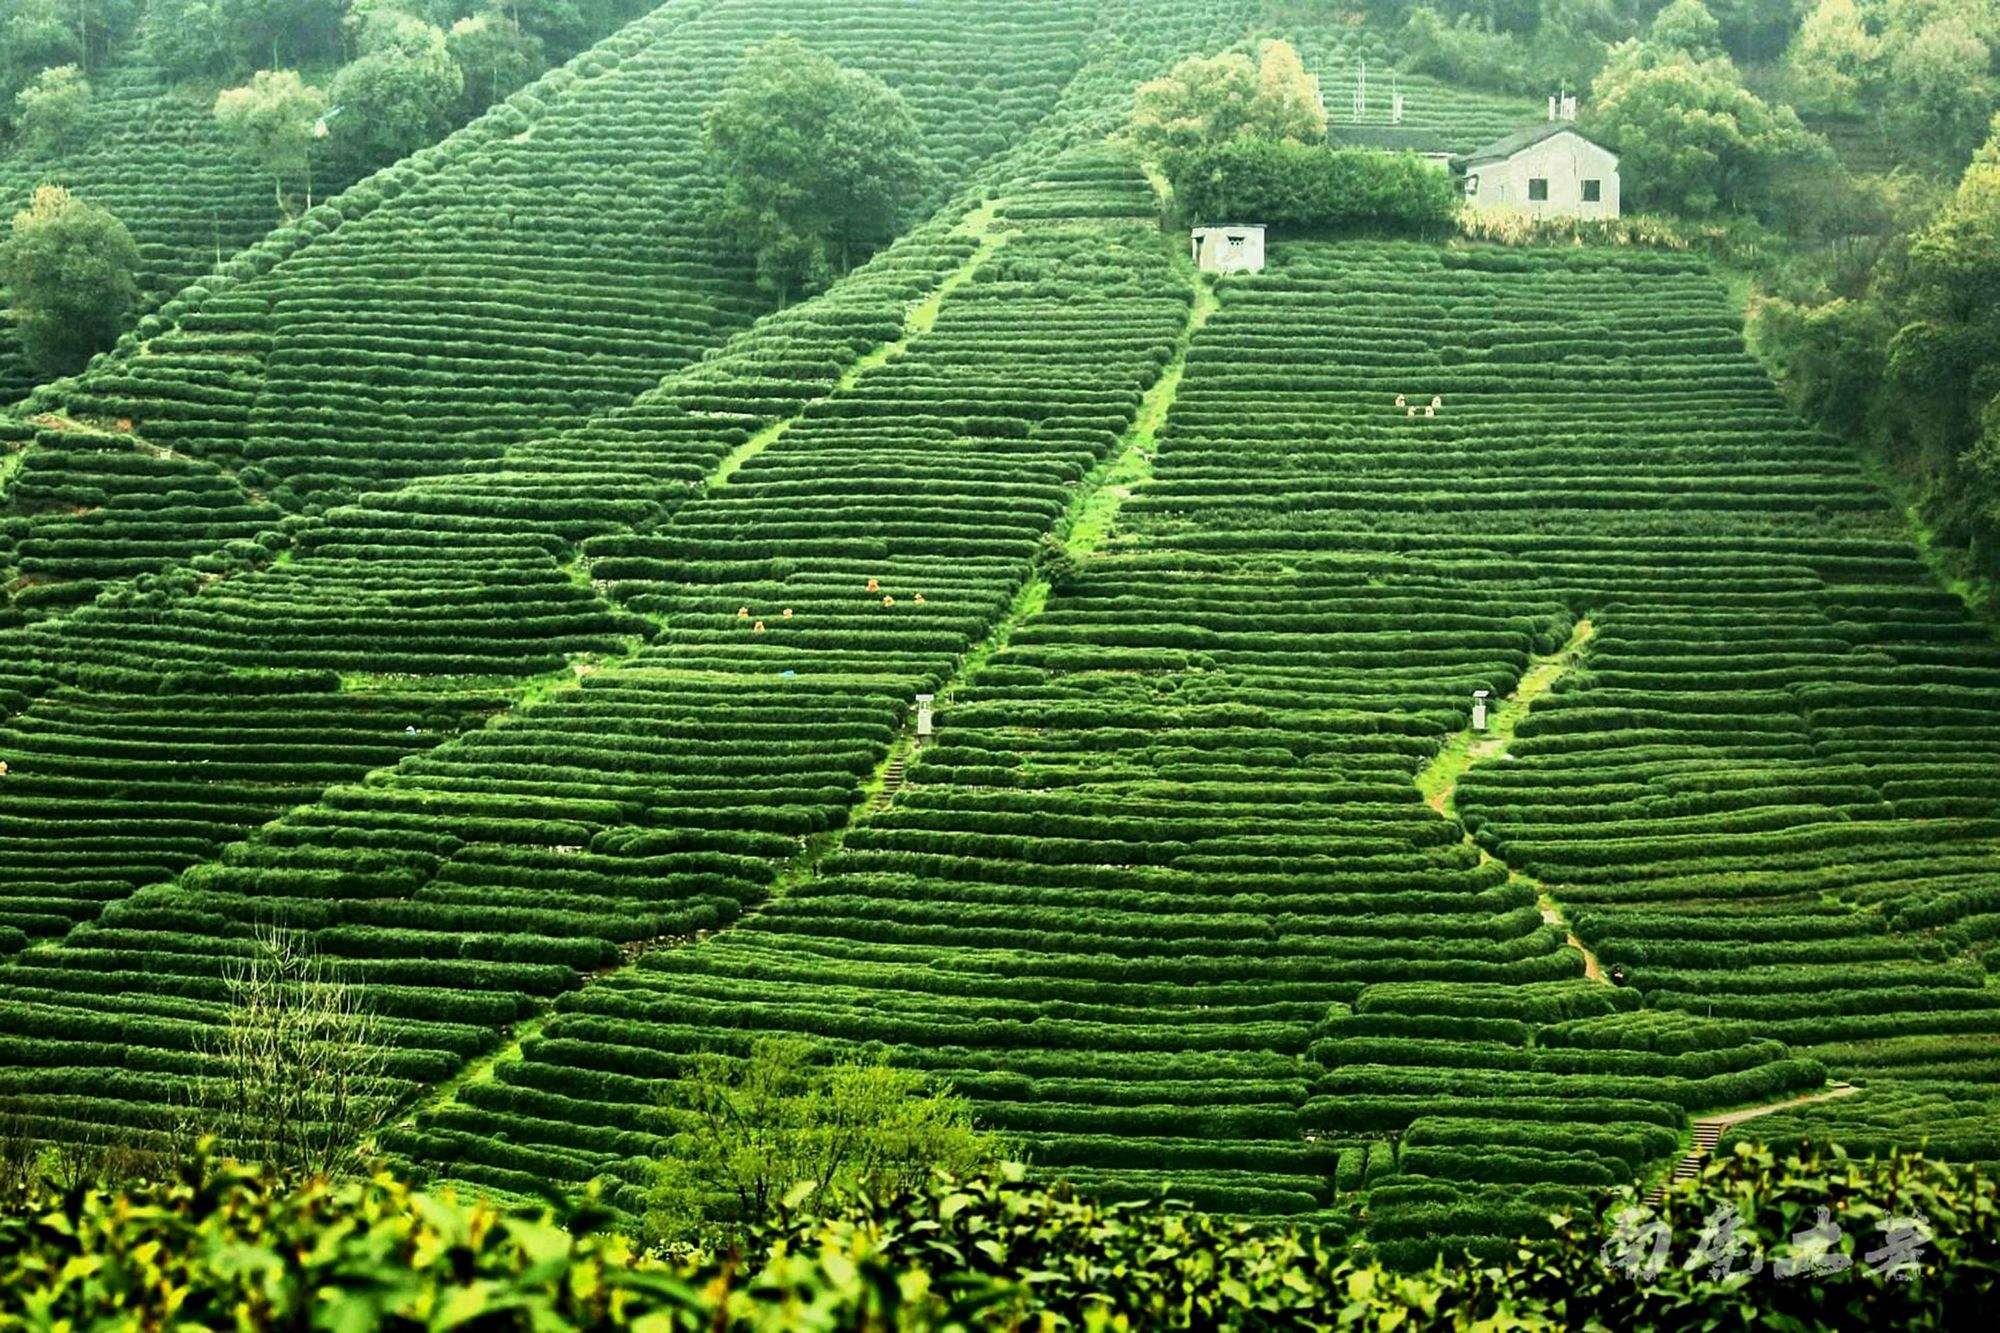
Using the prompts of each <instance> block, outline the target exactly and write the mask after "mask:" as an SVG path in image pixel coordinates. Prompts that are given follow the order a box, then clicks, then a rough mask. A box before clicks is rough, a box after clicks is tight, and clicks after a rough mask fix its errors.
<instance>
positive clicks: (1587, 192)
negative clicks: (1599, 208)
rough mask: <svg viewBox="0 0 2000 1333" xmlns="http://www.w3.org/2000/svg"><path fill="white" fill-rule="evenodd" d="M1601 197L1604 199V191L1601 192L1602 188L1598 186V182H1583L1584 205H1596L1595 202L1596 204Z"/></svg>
mask: <svg viewBox="0 0 2000 1333" xmlns="http://www.w3.org/2000/svg"><path fill="white" fill-rule="evenodd" d="M1603 197H1604V191H1603V189H1602V187H1601V184H1600V182H1598V181H1585V182H1584V183H1583V202H1584V203H1586V204H1594V203H1596V202H1597V201H1598V200H1600V199H1602V198H1603Z"/></svg>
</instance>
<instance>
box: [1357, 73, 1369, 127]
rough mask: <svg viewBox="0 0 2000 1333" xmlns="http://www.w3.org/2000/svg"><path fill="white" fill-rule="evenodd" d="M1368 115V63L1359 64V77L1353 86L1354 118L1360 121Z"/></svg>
mask: <svg viewBox="0 0 2000 1333" xmlns="http://www.w3.org/2000/svg"><path fill="white" fill-rule="evenodd" d="M1367 114H1368V62H1367V61H1365V60H1364V61H1362V62H1361V77H1360V79H1359V80H1357V81H1356V82H1355V85H1354V118H1355V119H1356V120H1360V119H1361V118H1362V117H1363V116H1365V115H1367Z"/></svg>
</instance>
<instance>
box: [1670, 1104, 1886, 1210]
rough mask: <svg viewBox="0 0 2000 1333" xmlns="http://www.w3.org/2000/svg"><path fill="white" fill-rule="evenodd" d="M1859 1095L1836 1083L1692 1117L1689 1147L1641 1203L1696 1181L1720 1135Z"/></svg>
mask: <svg viewBox="0 0 2000 1333" xmlns="http://www.w3.org/2000/svg"><path fill="white" fill-rule="evenodd" d="M1860 1091H1861V1089H1860V1088H1858V1087H1856V1086H1855V1085H1854V1084H1852V1083H1836V1084H1834V1085H1833V1086H1832V1087H1830V1088H1828V1089H1827V1090H1826V1091H1824V1092H1809V1093H1807V1094H1806V1095H1804V1096H1803V1097H1788V1098H1786V1099H1785V1100H1784V1101H1781V1102H1766V1103H1765V1104H1763V1105H1762V1106H1746V1107H1743V1108H1741V1109H1739V1110H1735V1111H1722V1112H1719V1113H1717V1114H1715V1115H1705V1116H1698V1117H1696V1119H1695V1122H1694V1143H1693V1146H1692V1147H1690V1148H1689V1149H1688V1150H1687V1151H1686V1152H1684V1153H1682V1154H1681V1155H1680V1156H1679V1157H1678V1158H1676V1159H1675V1160H1674V1165H1673V1169H1672V1170H1671V1171H1669V1172H1668V1173H1667V1175H1666V1177H1665V1178H1664V1179H1663V1180H1660V1181H1659V1182H1658V1183H1656V1184H1654V1185H1653V1186H1651V1187H1650V1188H1649V1189H1647V1191H1646V1193H1645V1196H1644V1197H1645V1201H1646V1202H1647V1203H1649V1204H1661V1203H1665V1202H1666V1199H1667V1193H1668V1191H1670V1190H1671V1189H1672V1188H1673V1187H1674V1186H1675V1185H1676V1184H1678V1183H1680V1182H1681V1181H1683V1180H1694V1179H1696V1178H1697V1177H1699V1176H1700V1175H1701V1168H1702V1163H1704V1162H1706V1161H1707V1160H1708V1159H1709V1158H1710V1157H1713V1156H1714V1155H1715V1150H1716V1148H1717V1147H1718V1146H1719V1145H1720V1144H1721V1142H1722V1136H1723V1134H1724V1133H1726V1132H1727V1131H1729V1130H1730V1129H1733V1128H1735V1127H1736V1126H1737V1125H1740V1124H1742V1123H1743V1122H1744V1121H1746V1120H1755V1119H1757V1118H1759V1117H1760V1116H1767V1115H1774V1114H1776V1113H1777V1112H1779V1111H1789V1110H1791V1109H1792V1108H1793V1107H1795V1106H1808V1105H1811V1104H1812V1103H1813V1102H1829V1101H1832V1100H1833V1099H1834V1098H1836V1097H1851V1096H1853V1095H1854V1094H1855V1093H1857V1092H1860Z"/></svg>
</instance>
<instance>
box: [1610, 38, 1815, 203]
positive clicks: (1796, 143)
mask: <svg viewBox="0 0 2000 1333" xmlns="http://www.w3.org/2000/svg"><path fill="white" fill-rule="evenodd" d="M1591 98H1592V111H1591V114H1590V119H1589V124H1588V126H1587V128H1589V129H1590V130H1592V131H1594V132H1595V133H1596V134H1598V135H1601V136H1602V137H1603V138H1604V139H1605V141H1606V142H1608V143H1609V144H1610V145H1611V147H1613V148H1615V149H1616V150H1617V151H1618V153H1619V154H1620V156H1621V158H1622V159H1623V160H1622V161H1621V163H1620V172H1621V174H1622V177H1623V179H1624V180H1625V181H1626V186H1625V194H1626V198H1627V199H1628V200H1630V201H1632V202H1635V203H1638V204H1640V205H1641V206H1645V207H1655V208H1664V209H1668V210H1671V211H1674V212H1679V213H1686V214H1691V215H1694V216H1705V215H1708V214H1712V213H1717V212H1723V211H1729V210H1735V209H1742V208H1751V207H1755V206H1757V205H1761V204H1765V203H1767V200H1768V194H1769V189H1770V186H1771V184H1772V181H1773V179H1774V177H1775V176H1776V174H1777V173H1778V172H1780V171H1781V170H1784V169H1786V168H1792V167H1805V166H1811V165H1815V164H1818V163H1821V162H1825V161H1827V160H1829V159H1830V158H1831V150H1830V149H1828V148H1827V146H1826V141H1825V140H1823V139H1821V138H1819V136H1817V135H1815V134H1812V133H1811V132H1810V131H1808V130H1807V129H1806V128H1805V126H1804V125H1802V124H1800V123H1799V118H1798V114H1797V113H1796V112H1794V111H1793V110H1792V109H1791V108H1790V107H1778V108H1776V109H1775V110H1774V109H1773V108H1771V107H1769V106H1767V105H1765V104H1764V102H1763V101H1762V100H1761V99H1759V98H1758V97H1757V95H1756V94H1754V93H1752V92H1751V91H1750V90H1749V89H1747V88H1745V87H1744V86H1743V81H1742V79H1741V78H1740V77H1739V76H1738V75H1737V73H1736V67H1735V66H1734V65H1732V64H1731V63H1730V62H1729V60H1728V58H1727V57H1717V58H1715V59H1713V60H1696V59H1694V58H1693V57H1692V56H1689V55H1688V54H1687V53H1685V52H1683V51H1676V50H1670V49H1669V50H1662V49H1660V48H1656V47H1653V46H1651V45H1642V44H1640V43H1637V42H1625V43H1622V44H1621V45H1619V46H1618V47H1616V48H1614V49H1613V52H1612V58H1611V60H1610V62H1609V63H1608V64H1606V66H1605V67H1604V71H1603V72H1602V73H1601V74H1599V75H1598V76H1597V80H1596V82H1595V83H1593V84H1592V85H1591Z"/></svg>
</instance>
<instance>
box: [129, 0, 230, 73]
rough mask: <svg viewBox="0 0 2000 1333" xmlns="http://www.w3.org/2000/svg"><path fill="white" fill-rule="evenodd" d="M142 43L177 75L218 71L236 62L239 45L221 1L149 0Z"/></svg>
mask: <svg viewBox="0 0 2000 1333" xmlns="http://www.w3.org/2000/svg"><path fill="white" fill-rule="evenodd" d="M139 43H140V45H141V46H143V47H144V48H145V52H146V56H147V58H148V59H150V60H151V61H152V62H153V63H154V64H156V65H158V66H159V67H160V68H161V69H162V70H164V71H165V72H166V73H168V74H170V75H172V76H174V77H175V78H192V77H194V76H197V75H203V74H215V73H219V72H220V71H222V70H223V69H225V68H227V67H228V66H230V65H232V64H233V63H235V59H236V54H235V53H236V48H237V45H238V43H237V38H236V35H235V34H234V33H233V32H231V30H230V26H229V16H228V15H227V14H226V13H225V12H224V10H223V5H222V0H146V16H145V18H144V19H142V20H141V21H140V23H139Z"/></svg>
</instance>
